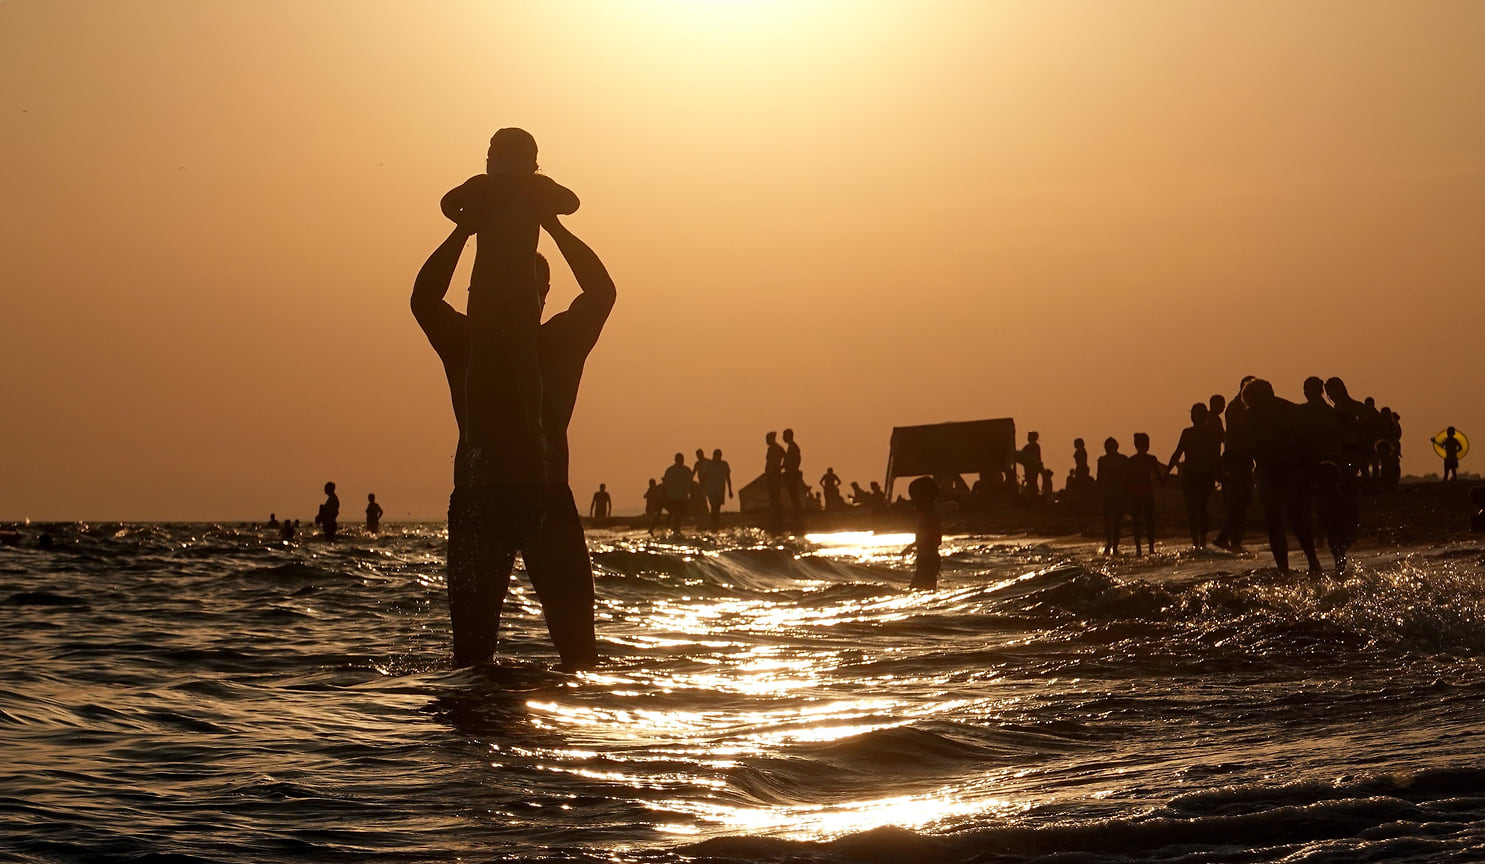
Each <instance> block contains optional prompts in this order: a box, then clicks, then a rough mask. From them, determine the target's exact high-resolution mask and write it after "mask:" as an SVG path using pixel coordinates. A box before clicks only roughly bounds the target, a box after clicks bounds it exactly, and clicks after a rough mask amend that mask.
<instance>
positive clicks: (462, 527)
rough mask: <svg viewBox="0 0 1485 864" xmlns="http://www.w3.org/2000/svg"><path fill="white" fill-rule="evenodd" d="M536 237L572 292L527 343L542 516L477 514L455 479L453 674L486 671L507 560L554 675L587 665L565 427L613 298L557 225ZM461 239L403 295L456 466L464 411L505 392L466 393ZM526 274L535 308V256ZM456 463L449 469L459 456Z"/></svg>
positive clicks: (582, 552)
mask: <svg viewBox="0 0 1485 864" xmlns="http://www.w3.org/2000/svg"><path fill="white" fill-rule="evenodd" d="M541 227H542V228H544V229H546V231H547V234H548V235H550V236H551V238H552V239H553V240H554V241H556V243H557V248H558V250H560V251H561V253H562V257H563V258H564V259H566V261H567V264H568V266H569V267H571V268H572V273H573V276H574V277H575V278H576V280H577V284H578V288H579V289H580V291H581V293H580V294H579V295H578V296H577V298H576V299H574V300H573V301H572V304H571V305H570V306H569V307H568V308H567V309H566V311H563V312H559V313H558V314H556V315H554V316H552V318H551V319H549V320H548V321H547V322H546V323H545V324H542V325H541V329H540V331H539V334H538V342H537V347H538V355H539V361H540V365H541V379H542V401H541V415H542V417H541V421H542V429H543V432H544V435H545V436H546V449H547V451H548V453H547V459H548V465H547V477H548V483H547V485H546V486H545V489H544V495H545V499H546V500H545V501H544V504H545V507H546V516H545V518H544V519H542V520H541V521H540V523H539V525H538V526H535V527H534V528H530V529H526V527H525V526H522V525H520V524H515V523H518V522H519V518H518V516H517V515H513V514H511V513H510V512H509V509H508V508H504V509H502V508H500V507H491V506H484V505H485V502H483V501H482V500H481V490H480V489H478V488H469V487H467V486H466V485H465V483H464V482H461V481H464V480H465V478H463V477H461V476H460V475H459V472H458V471H456V472H455V478H454V493H453V495H451V496H450V498H449V553H448V554H449V563H448V570H449V580H448V581H449V619H450V623H451V624H452V627H453V631H454V633H453V635H454V663H455V664H456V665H459V666H469V665H473V664H476V663H482V662H486V661H488V660H489V659H490V658H491V656H492V655H493V654H494V651H495V644H496V640H497V634H498V631H499V626H500V612H501V608H502V606H503V604H504V602H505V595H506V592H507V590H508V589H509V585H510V575H511V571H512V569H513V567H514V563H515V554H516V552H517V551H518V550H519V551H520V552H521V553H522V557H523V558H524V560H525V563H526V572H527V574H528V575H529V576H530V577H531V584H532V587H533V588H535V589H536V596H537V599H538V600H539V601H540V602H541V607H542V613H543V615H544V616H545V617H546V621H547V630H548V632H549V633H550V634H551V636H552V642H553V644H554V645H556V647H557V651H558V653H559V654H560V655H561V657H562V664H563V666H565V667H569V668H583V667H588V666H592V665H593V664H595V663H596V662H597V659H598V651H597V644H596V639H595V637H594V632H593V567H592V562H591V561H590V560H589V559H588V548H587V544H586V543H585V542H584V540H583V528H582V521H581V517H580V516H579V514H578V510H577V504H576V503H575V502H574V500H573V497H572V490H571V488H569V487H568V477H567V470H568V451H567V427H568V424H569V422H570V421H571V420H572V411H573V406H574V405H575V404H576V402H577V393H578V385H579V383H580V382H581V380H582V375H583V365H584V363H585V362H586V361H587V358H588V353H589V352H590V351H592V350H593V346H594V345H595V344H597V342H598V337H599V335H600V334H601V333H602V331H603V325H604V323H605V322H606V321H607V320H608V315H609V312H610V311H611V310H612V309H613V305H614V300H615V296H616V292H615V289H614V283H613V280H612V279H611V278H610V277H609V274H608V271H607V270H606V269H605V268H604V266H603V262H602V261H600V260H599V258H598V256H597V255H596V254H594V253H593V250H592V249H590V248H588V246H587V244H585V243H583V241H581V240H579V239H578V238H577V237H576V236H574V235H573V234H572V233H571V232H570V231H568V230H567V229H566V227H564V226H563V225H562V223H561V221H560V220H559V219H558V218H557V217H555V216H543V217H542V218H541ZM472 233H473V227H472V226H470V225H459V226H457V227H456V228H455V229H454V231H453V232H452V233H451V234H450V235H449V236H448V238H447V239H445V240H444V242H443V243H442V244H441V245H440V246H439V247H438V248H437V249H436V250H434V252H433V254H432V255H431V256H430V257H429V258H428V261H427V262H426V263H425V264H424V265H423V268H422V270H420V271H419V273H418V278H417V281H416V282H415V283H414V285H413V293H412V310H413V315H414V317H416V318H417V320H418V325H419V326H420V327H422V329H423V332H424V334H426V335H427V337H428V341H429V343H430V344H431V345H432V346H433V349H434V350H435V351H437V352H438V356H439V359H440V360H441V361H442V362H443V367H444V374H445V376H446V378H447V380H448V385H449V395H450V397H451V398H452V400H453V408H454V418H455V420H456V422H457V423H458V426H459V448H460V451H461V453H460V455H462V451H463V450H464V448H466V447H467V446H468V442H467V439H466V420H467V414H468V412H467V408H468V406H467V405H466V402H467V400H470V399H486V398H488V399H490V400H493V401H496V402H498V401H499V400H500V398H501V395H500V394H501V392H508V391H509V388H504V391H502V389H501V388H492V389H493V390H494V392H492V393H484V392H478V391H475V390H471V391H469V392H468V393H467V394H466V387H465V382H466V378H467V366H468V363H469V347H470V345H469V343H470V329H469V321H468V318H467V317H466V316H465V315H463V314H461V313H459V312H457V311H456V310H455V309H454V308H453V307H452V306H450V305H449V304H448V302H447V301H446V300H445V299H444V297H445V295H446V294H447V293H448V289H449V282H450V281H451V280H452V279H453V275H454V268H455V267H456V266H457V265H458V263H459V256H460V254H461V253H462V252H463V249H464V245H465V243H466V242H467V241H468V240H469V237H470V236H471V234H472ZM535 275H536V280H537V285H538V287H539V289H540V293H541V300H542V302H543V304H544V303H545V301H546V295H547V290H548V289H549V288H550V287H551V279H550V275H551V274H550V269H549V267H548V265H547V263H546V260H545V259H544V258H541V257H540V256H538V258H537V266H536V274H535ZM484 407H489V406H484ZM494 407H495V408H496V409H497V411H498V410H504V409H505V408H510V410H512V411H514V410H515V409H514V406H501V405H496V406H494ZM510 416H515V415H514V414H511V415H510ZM455 464H456V466H457V465H458V464H460V460H459V457H458V456H456V460H455Z"/></svg>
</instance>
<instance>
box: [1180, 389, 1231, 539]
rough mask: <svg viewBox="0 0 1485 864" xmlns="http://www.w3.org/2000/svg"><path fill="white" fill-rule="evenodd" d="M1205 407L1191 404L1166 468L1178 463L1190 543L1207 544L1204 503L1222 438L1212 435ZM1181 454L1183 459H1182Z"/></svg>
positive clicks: (1212, 482) (1213, 481)
mask: <svg viewBox="0 0 1485 864" xmlns="http://www.w3.org/2000/svg"><path fill="white" fill-rule="evenodd" d="M1207 414H1208V409H1207V406H1206V405H1204V404H1203V403H1201V402H1197V403H1195V404H1193V405H1192V406H1191V425H1190V426H1189V427H1188V428H1186V429H1184V430H1182V431H1181V440H1180V441H1179V442H1178V443H1177V444H1176V452H1174V453H1172V454H1171V457H1170V462H1169V463H1168V464H1167V465H1166V470H1168V471H1169V470H1171V469H1174V468H1175V467H1176V463H1177V462H1179V463H1180V465H1181V495H1182V497H1183V498H1185V500H1186V522H1187V524H1188V525H1189V526H1190V530H1191V545H1192V546H1195V547H1196V548H1197V549H1205V548H1206V547H1207V502H1209V501H1210V500H1211V499H1212V490H1213V488H1215V486H1216V480H1217V463H1218V460H1219V459H1221V450H1222V441H1221V439H1219V438H1218V437H1217V436H1216V433H1215V431H1214V430H1213V427H1212V424H1211V421H1210V419H1209V418H1208V416H1207ZM1183 457H1184V458H1183Z"/></svg>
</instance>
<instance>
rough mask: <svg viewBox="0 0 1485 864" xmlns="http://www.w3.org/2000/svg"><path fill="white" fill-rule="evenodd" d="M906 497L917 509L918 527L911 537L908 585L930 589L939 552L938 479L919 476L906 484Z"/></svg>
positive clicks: (935, 579) (922, 589)
mask: <svg viewBox="0 0 1485 864" xmlns="http://www.w3.org/2000/svg"><path fill="white" fill-rule="evenodd" d="M908 500H910V501H912V502H913V509H914V510H916V511H918V530H917V533H916V534H915V535H914V537H913V550H914V553H915V559H914V561H913V581H912V584H911V585H909V586H908V587H909V588H911V589H912V590H914V591H932V590H934V589H935V588H937V587H938V572H939V566H940V562H939V553H938V547H939V545H940V544H941V543H943V539H944V538H943V528H942V526H941V525H940V523H939V518H938V509H937V508H936V507H935V506H934V505H935V504H936V502H937V501H938V483H936V482H934V479H933V478H932V477H919V478H918V479H916V480H914V481H913V482H911V483H909V484H908Z"/></svg>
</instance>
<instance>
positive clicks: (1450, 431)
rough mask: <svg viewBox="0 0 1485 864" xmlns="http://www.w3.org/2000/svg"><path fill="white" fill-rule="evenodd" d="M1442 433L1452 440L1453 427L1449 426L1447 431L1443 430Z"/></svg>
mask: <svg viewBox="0 0 1485 864" xmlns="http://www.w3.org/2000/svg"><path fill="white" fill-rule="evenodd" d="M1444 432H1445V433H1446V434H1448V436H1449V437H1450V438H1453V437H1454V427H1453V426H1450V427H1449V428H1448V429H1445V430H1444Z"/></svg>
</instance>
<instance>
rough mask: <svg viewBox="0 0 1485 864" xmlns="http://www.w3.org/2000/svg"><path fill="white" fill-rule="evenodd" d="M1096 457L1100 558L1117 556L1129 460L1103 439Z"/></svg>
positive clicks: (1110, 440) (1114, 444)
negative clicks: (1099, 508) (1100, 520)
mask: <svg viewBox="0 0 1485 864" xmlns="http://www.w3.org/2000/svg"><path fill="white" fill-rule="evenodd" d="M1103 454H1104V455H1102V456H1100V457H1098V498H1099V504H1100V505H1101V507H1102V509H1103V554H1105V555H1118V554H1119V533H1120V532H1121V531H1122V530H1123V527H1124V511H1125V509H1126V508H1127V507H1128V506H1129V457H1128V456H1125V455H1124V454H1123V453H1120V452H1119V442H1118V440H1117V439H1114V438H1106V439H1104V442H1103Z"/></svg>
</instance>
